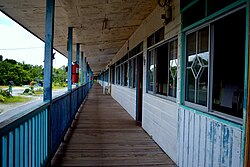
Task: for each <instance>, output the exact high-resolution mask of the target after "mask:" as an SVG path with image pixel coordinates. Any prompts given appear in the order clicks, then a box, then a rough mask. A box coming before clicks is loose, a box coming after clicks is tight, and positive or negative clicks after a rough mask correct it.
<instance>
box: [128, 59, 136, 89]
mask: <svg viewBox="0 0 250 167" xmlns="http://www.w3.org/2000/svg"><path fill="white" fill-rule="evenodd" d="M135 72H136V58H133V59H130V60H129V87H130V88H135V80H136V78H135V76H136V75H135Z"/></svg>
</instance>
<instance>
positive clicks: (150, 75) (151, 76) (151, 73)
mask: <svg viewBox="0 0 250 167" xmlns="http://www.w3.org/2000/svg"><path fill="white" fill-rule="evenodd" d="M154 69H155V65H154V50H152V51H150V52H149V56H148V82H149V83H148V90H149V91H153V86H154Z"/></svg>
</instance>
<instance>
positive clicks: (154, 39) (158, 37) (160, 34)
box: [147, 27, 164, 47]
mask: <svg viewBox="0 0 250 167" xmlns="http://www.w3.org/2000/svg"><path fill="white" fill-rule="evenodd" d="M163 39H164V27H162V28H160V29H159V30H157V31H156V32H155V33H153V34H152V35H150V36H149V37H148V39H147V47H150V46H153V45H154V44H156V43H158V42H160V41H162V40H163Z"/></svg>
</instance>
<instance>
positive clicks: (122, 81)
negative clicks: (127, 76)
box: [120, 64, 124, 86]
mask: <svg viewBox="0 0 250 167" xmlns="http://www.w3.org/2000/svg"><path fill="white" fill-rule="evenodd" d="M123 69H124V68H123V64H121V66H120V75H121V78H120V80H121V86H123V84H124V78H123V76H124V70H123Z"/></svg>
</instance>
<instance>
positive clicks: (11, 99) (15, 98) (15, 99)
mask: <svg viewBox="0 0 250 167" xmlns="http://www.w3.org/2000/svg"><path fill="white" fill-rule="evenodd" d="M30 100H31V98H28V97H23V96H12V97H6V98H5V100H4V102H2V103H4V104H7V103H24V102H28V101H30Z"/></svg>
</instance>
